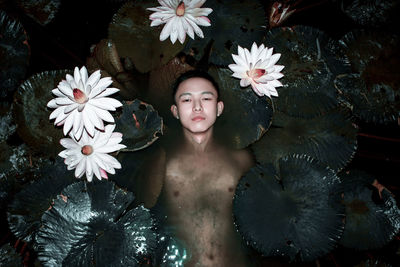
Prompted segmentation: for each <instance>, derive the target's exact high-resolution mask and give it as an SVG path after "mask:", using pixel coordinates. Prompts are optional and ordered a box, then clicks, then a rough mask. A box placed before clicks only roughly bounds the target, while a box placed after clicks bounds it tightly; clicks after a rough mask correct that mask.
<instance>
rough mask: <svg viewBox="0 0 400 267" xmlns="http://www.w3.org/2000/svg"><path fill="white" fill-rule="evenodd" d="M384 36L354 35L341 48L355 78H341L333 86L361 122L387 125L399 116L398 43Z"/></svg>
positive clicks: (346, 76) (362, 33) (349, 75)
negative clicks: (346, 56)
mask: <svg viewBox="0 0 400 267" xmlns="http://www.w3.org/2000/svg"><path fill="white" fill-rule="evenodd" d="M399 40H400V39H399V38H398V36H395V35H391V34H387V33H386V34H385V33H383V32H371V31H362V30H359V31H353V32H350V33H348V34H346V35H345V36H344V37H343V38H342V40H341V44H342V45H343V47H344V50H345V52H346V53H347V54H348V56H349V58H350V63H351V66H352V70H353V72H354V74H347V75H340V76H338V77H337V78H336V80H335V86H336V87H337V88H338V90H339V91H340V92H341V95H340V96H341V97H342V98H343V101H345V102H348V104H349V105H350V106H351V107H352V108H353V109H354V111H355V115H356V116H357V117H359V118H360V119H361V120H363V121H366V122H372V123H377V124H389V123H394V122H396V121H397V119H398V117H399V116H400V77H399V75H398V73H397V71H396V70H397V69H399V68H400V60H399V59H400V52H399V50H400V42H399Z"/></svg>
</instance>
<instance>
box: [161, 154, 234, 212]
mask: <svg viewBox="0 0 400 267" xmlns="http://www.w3.org/2000/svg"><path fill="white" fill-rule="evenodd" d="M240 176H241V173H240V170H239V169H238V168H237V166H235V164H234V162H233V161H231V160H229V159H220V158H216V157H215V158H214V157H210V158H205V159H201V158H194V157H193V158H191V157H188V158H184V159H182V158H177V159H173V160H171V161H170V162H168V163H167V168H166V177H165V182H164V193H165V194H166V197H167V198H168V203H169V206H170V207H171V208H175V209H178V208H179V209H181V208H185V209H186V208H188V209H191V210H196V211H198V212H202V211H206V210H211V211H215V212H217V211H218V212H221V211H224V210H225V211H226V212H228V210H229V212H230V210H231V202H232V198H233V194H234V190H235V188H236V185H237V182H238V180H239V178H240Z"/></svg>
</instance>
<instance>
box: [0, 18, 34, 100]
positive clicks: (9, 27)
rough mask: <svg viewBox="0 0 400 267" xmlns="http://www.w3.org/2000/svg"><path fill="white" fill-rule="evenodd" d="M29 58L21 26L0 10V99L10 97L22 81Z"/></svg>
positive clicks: (24, 33) (25, 36) (26, 42)
mask: <svg viewBox="0 0 400 267" xmlns="http://www.w3.org/2000/svg"><path fill="white" fill-rule="evenodd" d="M29 58H30V48H29V45H28V36H27V35H26V32H25V30H24V28H23V27H22V24H21V23H20V22H19V21H17V20H15V19H12V18H10V17H9V16H8V15H7V14H6V13H5V12H4V11H2V10H0V98H6V97H10V96H12V94H13V93H14V92H15V90H16V89H17V88H18V86H19V85H20V83H21V82H22V81H23V80H24V78H25V75H26V70H27V67H28V63H29Z"/></svg>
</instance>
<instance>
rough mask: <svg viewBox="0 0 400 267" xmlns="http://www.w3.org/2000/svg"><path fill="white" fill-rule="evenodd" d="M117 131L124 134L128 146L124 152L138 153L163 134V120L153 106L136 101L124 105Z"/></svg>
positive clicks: (117, 120)
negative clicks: (137, 151)
mask: <svg viewBox="0 0 400 267" xmlns="http://www.w3.org/2000/svg"><path fill="white" fill-rule="evenodd" d="M115 131H117V132H121V133H122V134H123V143H124V145H126V148H125V149H123V151H136V150H140V149H143V148H146V147H148V146H149V145H151V144H152V143H154V142H155V141H156V140H157V139H158V138H159V137H160V136H161V135H162V134H163V120H162V118H161V117H160V116H158V113H157V111H156V110H155V109H154V108H153V107H152V106H151V105H149V104H147V103H145V102H143V101H140V100H139V99H135V100H134V101H132V102H125V103H124V105H123V108H122V114H121V115H120V116H119V117H118V118H117V119H116V129H115Z"/></svg>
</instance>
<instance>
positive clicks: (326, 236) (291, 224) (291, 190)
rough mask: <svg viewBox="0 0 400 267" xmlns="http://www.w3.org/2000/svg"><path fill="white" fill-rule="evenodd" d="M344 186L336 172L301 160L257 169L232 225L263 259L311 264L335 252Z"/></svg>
mask: <svg viewBox="0 0 400 267" xmlns="http://www.w3.org/2000/svg"><path fill="white" fill-rule="evenodd" d="M342 190H343V189H342V186H341V183H340V180H339V178H338V177H337V176H336V174H335V172H334V171H333V170H331V169H330V168H328V167H326V165H323V164H321V163H319V162H318V161H316V160H314V159H312V158H310V157H308V156H305V155H291V156H287V157H284V158H281V159H280V160H279V169H277V170H276V169H274V168H271V166H268V165H264V166H263V165H257V166H256V167H253V168H252V169H250V171H249V172H248V173H247V174H246V175H245V176H243V177H242V178H241V179H240V181H239V184H238V186H237V188H236V192H235V196H234V200H233V213H234V217H235V224H236V226H237V228H238V230H239V232H240V234H241V235H242V237H243V238H244V240H245V241H246V242H247V244H248V245H250V246H252V247H253V248H255V249H256V250H257V251H259V252H260V253H262V255H263V256H267V257H268V256H278V257H286V258H290V259H291V260H294V259H295V258H296V259H297V260H301V261H312V260H315V259H317V258H318V257H321V256H323V255H324V254H326V253H328V252H329V251H331V250H332V249H334V248H335V246H336V245H337V242H338V241H339V239H340V237H341V235H342V233H343V226H344V222H343V219H344V207H343V205H342V204H341V193H342Z"/></svg>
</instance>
